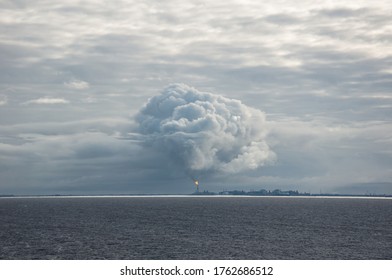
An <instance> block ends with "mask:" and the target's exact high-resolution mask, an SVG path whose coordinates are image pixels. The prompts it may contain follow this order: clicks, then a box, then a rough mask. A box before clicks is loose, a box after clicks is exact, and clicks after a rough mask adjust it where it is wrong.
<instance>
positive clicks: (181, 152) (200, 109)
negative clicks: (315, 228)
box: [136, 84, 274, 176]
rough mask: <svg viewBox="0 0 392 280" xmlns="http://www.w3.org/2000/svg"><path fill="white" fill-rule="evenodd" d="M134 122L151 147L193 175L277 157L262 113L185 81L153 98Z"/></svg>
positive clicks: (249, 165) (255, 164) (246, 167)
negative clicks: (185, 83)
mask: <svg viewBox="0 0 392 280" xmlns="http://www.w3.org/2000/svg"><path fill="white" fill-rule="evenodd" d="M136 120H137V122H138V124H139V132H140V133H141V134H142V135H144V136H145V141H146V144H147V145H150V146H152V147H154V148H155V149H156V150H157V151H163V153H165V154H166V155H167V156H168V158H170V159H171V160H174V161H175V162H177V164H178V166H182V167H184V168H185V171H186V172H187V173H189V174H191V175H193V176H194V174H195V173H198V172H203V171H221V172H228V173H237V172H240V171H244V170H249V169H256V168H258V167H260V166H263V165H265V164H266V163H268V162H270V161H271V160H273V159H274V153H273V152H272V151H271V150H270V148H269V146H268V144H267V143H266V141H265V137H266V134H267V124H266V120H265V115H264V113H263V112H261V111H260V110H257V109H254V108H251V107H248V106H246V105H244V104H242V103H241V101H239V100H235V99H229V98H226V97H223V96H220V95H216V94H212V93H207V92H200V91H198V90H196V89H195V88H192V87H189V86H187V85H184V84H173V85H170V86H168V87H167V88H165V89H164V90H163V91H162V93H161V94H160V95H157V96H154V97H152V98H150V99H149V101H148V102H147V104H146V105H145V106H144V107H143V108H142V109H141V111H140V112H139V114H138V115H137V116H136Z"/></svg>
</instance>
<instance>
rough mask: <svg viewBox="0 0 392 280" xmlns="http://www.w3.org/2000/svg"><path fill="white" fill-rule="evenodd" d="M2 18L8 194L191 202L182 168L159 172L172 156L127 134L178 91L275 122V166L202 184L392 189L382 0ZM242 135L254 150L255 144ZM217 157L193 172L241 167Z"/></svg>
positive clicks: (164, 5)
mask: <svg viewBox="0 0 392 280" xmlns="http://www.w3.org/2000/svg"><path fill="white" fill-rule="evenodd" d="M133 2H134V1H133ZM0 9H1V11H2V17H1V18H0V34H1V37H0V165H1V169H0V193H2V192H7V193H17V192H19V193H23V192H30V193H40V192H46V193H48V192H49V193H50V192H56V191H58V192H60V191H62V192H67V191H68V190H69V191H72V192H76V191H78V192H84V191H86V192H94V191H96V192H105V193H108V192H143V191H147V192H161V191H162V190H165V191H167V192H187V188H186V186H187V184H188V183H189V184H192V182H188V181H187V180H188V179H184V178H183V177H182V176H183V175H182V174H183V172H180V171H178V169H177V168H176V167H175V166H170V164H168V165H165V166H162V164H158V163H157V162H159V161H164V160H166V157H165V155H164V154H156V153H155V152H153V150H150V149H148V148H147V147H146V146H144V147H142V146H140V145H139V143H135V141H133V140H130V139H133V137H132V136H127V133H135V130H137V126H138V124H137V123H136V124H135V123H134V117H135V115H136V114H138V113H139V112H140V110H142V109H141V108H142V107H143V105H144V104H145V102H146V101H147V100H148V98H150V97H153V96H155V95H156V94H157V93H158V92H159V91H161V90H162V88H165V87H166V86H167V85H168V84H172V83H177V82H181V83H184V84H188V85H190V86H194V87H195V88H197V89H198V90H199V91H200V92H211V93H213V94H217V95H219V94H224V96H225V97H226V98H227V99H225V100H226V101H227V102H228V100H240V101H241V103H237V104H241V106H239V107H241V108H249V107H252V108H254V111H252V114H255V115H256V116H259V113H257V112H259V111H262V112H265V115H266V119H267V122H265V123H264V124H265V125H266V128H265V129H267V127H268V130H269V131H270V133H269V134H268V135H266V136H255V138H256V141H255V142H257V143H259V144H260V143H264V144H265V143H268V146H269V148H267V147H266V146H264V147H262V146H263V145H264V144H260V145H261V146H257V145H259V144H257V145H256V146H257V148H256V152H257V151H263V152H267V151H270V150H273V151H274V152H275V153H276V155H277V159H276V161H275V163H274V165H266V166H263V167H261V168H255V169H251V168H250V169H249V168H244V169H246V170H242V171H241V172H237V173H235V175H234V174H231V175H230V172H229V173H227V172H225V175H220V174H221V173H220V172H210V173H208V172H205V173H206V174H204V176H205V177H204V178H203V184H204V187H208V188H210V189H217V190H220V189H221V188H223V187H224V188H229V187H238V186H239V185H240V186H241V187H242V186H243V187H244V188H250V187H251V188H257V187H258V186H264V187H269V186H270V187H271V188H273V187H282V188H286V187H287V188H288V187H291V186H294V187H298V188H299V189H302V190H306V191H316V192H318V191H319V190H320V188H322V189H323V190H334V189H335V188H336V187H340V186H346V185H347V186H350V188H351V187H352V186H355V185H358V186H364V185H366V186H370V185H371V184H372V183H382V184H383V186H385V185H386V183H388V182H392V175H391V174H392V170H391V166H392V154H391V152H390V147H391V144H392V140H391V139H392V136H391V133H390V131H392V127H391V123H392V122H391V121H392V113H391V112H392V110H391V108H392V96H391V88H392V68H391V65H392V64H391V62H392V47H391V42H392V41H391V26H392V23H391V19H390V15H391V13H392V6H391V4H389V3H388V2H387V1H381V0H380V1H371V2H370V1H366V0H358V1H328V3H327V2H325V3H319V2H314V1H302V2H301V3H294V2H293V1H285V0H282V1H243V0H241V1H240V0H231V1H197V3H196V2H194V1H163V2H162V1H161V2H157V1H148V0H146V1H137V2H134V3H132V4H130V3H129V1H121V0H116V1H111V2H110V4H108V3H106V2H105V3H104V2H103V1H95V0H94V1H93V0H91V1H83V3H80V1H73V0H71V1H65V2H64V1H62V2H61V1H45V0H40V1H38V0H37V1H23V0H20V1H2V2H1V3H0ZM197 92H198V91H197ZM212 96H215V95H212ZM153 98H154V97H153ZM226 101H225V102H226ZM225 102H222V103H224V104H226V103H225ZM211 103H213V102H211ZM186 104H188V105H189V107H192V106H193V105H196V104H193V103H192V102H189V103H186ZM191 104H193V105H191ZM195 108H196V107H195ZM195 108H193V109H194V110H195V111H197V110H196V109H195ZM189 110H190V109H189ZM241 110H242V109H241ZM245 111H246V110H245ZM218 115H219V114H218ZM256 118H258V117H256ZM223 119H225V122H226V123H230V122H233V123H235V122H234V121H232V120H230V119H227V118H223ZM260 119H261V116H260ZM165 120H166V119H165ZM175 120H176V119H175V118H174V117H172V118H169V119H167V121H168V123H169V122H172V123H173V122H174V121H175ZM211 123H212V122H211ZM244 125H245V126H246V127H249V126H252V125H251V124H249V123H246V124H244ZM218 127H219V126H218ZM176 129H179V128H178V127H177V128H176ZM179 131H181V130H180V129H179ZM207 131H210V130H207ZM212 131H214V130H212ZM216 131H218V130H216ZM261 131H263V132H264V131H265V130H264V126H262V128H261ZM200 132H201V130H200ZM143 133H144V134H147V135H149V137H150V136H151V133H150V132H148V133H147V132H143ZM195 134H197V133H195ZM211 134H212V136H214V137H215V138H219V137H218V135H219V134H218V133H215V132H214V133H211ZM160 135H161V136H162V135H163V134H160ZM165 135H166V134H165ZM214 137H212V138H214ZM241 137H242V136H241ZM241 137H240V138H241ZM164 138H165V137H163V138H162V137H161V138H160V139H161V140H163V139H164ZM215 138H214V139H215ZM241 139H243V140H244V142H243V143H241V145H242V144H243V146H245V147H248V148H247V149H248V150H249V151H250V150H251V149H253V148H254V147H253V148H251V147H252V145H251V144H249V143H250V142H249V141H248V140H249V139H253V136H252V137H242V138H241ZM214 141H215V142H216V144H215V146H220V145H218V142H219V141H218V140H214ZM158 142H159V141H158ZM208 143H210V142H208ZM229 143H230V142H229ZM182 144H184V143H182ZM230 145H231V144H230ZM230 145H229V146H230ZM241 145H239V146H241ZM207 146H208V145H207ZM215 146H214V145H213V146H208V147H205V148H206V149H205V150H204V149H203V150H202V151H201V152H200V153H199V155H201V159H202V160H201V161H200V162H203V161H205V162H204V163H203V164H201V165H200V166H201V167H200V169H199V171H198V172H202V171H201V170H212V169H213V170H215V171H219V170H220V171H222V170H224V169H225V168H224V166H225V164H227V163H228V162H230V159H233V158H231V155H230V156H228V157H227V158H228V159H226V158H225V156H223V155H221V154H224V153H222V152H220V153H219V156H218V154H216V156H214V152H212V153H208V152H206V151H208V150H209V149H211V148H215ZM45 147H47V149H45ZM203 147H204V146H203ZM260 147H262V148H260ZM169 150H170V149H169ZM234 150H235V149H234V148H233V150H232V151H234ZM189 152H191V153H192V152H194V150H192V149H190V150H189ZM234 154H237V155H240V154H244V152H241V151H240V152H238V153H237V152H236V153H233V154H232V155H234ZM249 154H252V156H254V151H253V152H252V153H249ZM256 154H257V153H256ZM94 155H95V156H94ZM157 157H158V159H157ZM264 157H265V158H269V155H267V154H264V155H259V156H256V158H258V159H260V158H264ZM251 158H252V157H247V159H249V160H250V159H251ZM98 159H99V160H98ZM180 161H182V162H183V163H184V165H186V166H187V169H188V170H190V169H192V167H191V164H190V163H189V162H188V161H187V160H186V158H185V157H182V159H181V160H180ZM198 162H199V161H198ZM264 163H265V161H264V160H256V163H255V164H254V165H253V166H257V167H259V166H260V165H262V164H264ZM174 165H175V164H174ZM207 166H210V167H211V168H209V167H207ZM245 166H247V165H246V164H245ZM248 166H250V165H248ZM230 168H232V169H233V170H236V169H237V168H235V167H234V163H233V164H232V165H231V167H230ZM230 168H229V169H230ZM193 169H195V168H193ZM196 169H197V168H196ZM207 173H208V174H207ZM222 174H223V173H222ZM374 185H375V186H377V185H380V184H374ZM190 190H192V186H190ZM391 192H392V191H391Z"/></svg>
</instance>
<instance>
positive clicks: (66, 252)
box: [0, 197, 392, 259]
mask: <svg viewBox="0 0 392 280" xmlns="http://www.w3.org/2000/svg"><path fill="white" fill-rule="evenodd" d="M0 259H392V200H391V199H349V198H282V197H117V198H116V197H109V198H107V197H106V198H105V197H101V198H97V197H95V198H88V197H86V198H76V197H75V198H1V199H0Z"/></svg>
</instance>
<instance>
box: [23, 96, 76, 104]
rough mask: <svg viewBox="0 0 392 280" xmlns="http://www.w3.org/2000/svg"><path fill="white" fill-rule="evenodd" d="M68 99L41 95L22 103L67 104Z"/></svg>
mask: <svg viewBox="0 0 392 280" xmlns="http://www.w3.org/2000/svg"><path fill="white" fill-rule="evenodd" d="M68 103H69V101H68V100H66V99H63V98H51V97H42V98H38V99H33V100H29V101H26V102H24V103H23V104H25V105H28V104H49V105H52V104H68Z"/></svg>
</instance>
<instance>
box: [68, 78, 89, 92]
mask: <svg viewBox="0 0 392 280" xmlns="http://www.w3.org/2000/svg"><path fill="white" fill-rule="evenodd" d="M64 84H65V86H67V87H68V88H72V89H79V90H81V89H87V88H89V87H90V84H89V83H88V82H85V81H79V80H74V81H70V82H67V83H64Z"/></svg>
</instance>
